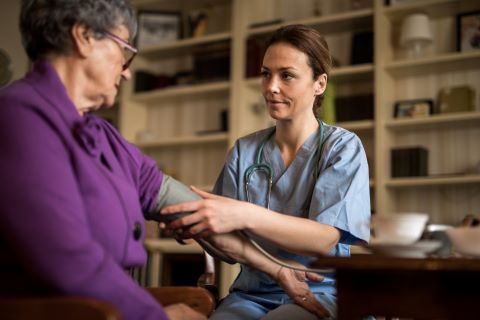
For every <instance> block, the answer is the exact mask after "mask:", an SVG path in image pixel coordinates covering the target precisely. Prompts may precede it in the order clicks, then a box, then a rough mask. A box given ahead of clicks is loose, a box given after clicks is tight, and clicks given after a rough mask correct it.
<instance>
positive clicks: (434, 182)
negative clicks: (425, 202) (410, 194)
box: [385, 174, 480, 188]
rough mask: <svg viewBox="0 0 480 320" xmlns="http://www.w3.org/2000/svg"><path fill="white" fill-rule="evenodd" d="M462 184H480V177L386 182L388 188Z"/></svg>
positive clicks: (444, 177)
mask: <svg viewBox="0 0 480 320" xmlns="http://www.w3.org/2000/svg"><path fill="white" fill-rule="evenodd" d="M461 184H480V175H478V174H468V175H467V174H466V175H445V176H430V177H409V178H392V179H390V180H388V181H387V182H386V184H385V185H386V186H387V187H392V188H393V187H427V186H444V185H461Z"/></svg>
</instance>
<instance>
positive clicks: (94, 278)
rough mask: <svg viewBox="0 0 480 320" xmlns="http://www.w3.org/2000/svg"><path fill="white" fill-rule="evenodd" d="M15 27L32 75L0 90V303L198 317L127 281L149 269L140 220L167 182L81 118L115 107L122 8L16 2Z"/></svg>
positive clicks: (103, 0)
mask: <svg viewBox="0 0 480 320" xmlns="http://www.w3.org/2000/svg"><path fill="white" fill-rule="evenodd" d="M20 28H21V33H22V37H23V45H24V47H25V49H26V52H27V54H28V56H29V58H30V59H31V60H32V62H33V67H32V70H31V72H29V73H28V74H27V75H26V76H25V77H24V78H23V79H21V80H19V81H17V82H15V83H13V84H12V85H10V86H8V87H6V88H4V89H2V90H1V91H0V150H1V157H0V176H1V177H2V183H1V186H0V193H1V194H2V201H1V202H0V252H1V259H0V260H1V261H2V262H1V272H0V283H1V286H0V295H4V296H5V295H16V296H22V295H32V294H35V295H39V294H50V293H52V294H64V295H76V296H87V297H93V298H97V299H102V300H105V301H108V302H111V303H112V304H114V305H115V306H116V307H117V308H118V309H120V310H121V312H122V314H123V316H124V318H125V319H167V317H168V318H170V319H180V318H182V319H200V318H203V316H201V315H199V314H197V313H196V312H195V311H193V310H192V309H190V308H188V307H186V306H185V305H173V306H168V307H165V308H163V307H162V306H161V305H160V304H158V303H157V302H156V301H155V300H154V299H153V298H152V297H151V296H150V295H149V293H148V292H146V291H145V290H144V289H142V288H141V287H139V286H138V285H137V284H136V283H135V282H134V281H133V280H132V279H131V278H130V277H129V276H128V274H127V273H126V272H125V269H126V268H129V267H134V266H139V265H142V264H143V263H144V262H145V260H146V253H145V250H144V248H143V239H144V235H145V232H144V225H143V221H144V217H145V215H147V216H149V215H148V213H151V212H154V211H155V210H156V209H155V208H158V206H159V205H160V203H161V201H159V200H161V199H163V198H165V193H166V192H167V191H165V190H164V185H165V181H166V180H168V178H167V177H166V176H164V175H163V174H162V172H160V171H159V170H158V169H157V167H156V165H155V163H154V161H152V160H151V159H149V158H147V157H145V156H144V155H142V154H141V153H140V152H139V150H137V149H136V148H135V147H134V146H132V145H131V144H129V143H128V142H126V141H125V140H124V139H123V138H122V137H121V136H120V134H119V133H118V132H117V130H115V128H113V127H112V126H111V125H109V124H108V123H107V122H106V121H104V120H102V119H99V118H97V117H95V116H94V115H92V114H91V113H90V112H91V111H94V110H97V109H99V108H102V107H112V105H113V104H114V101H115V96H116V95H117V93H118V90H119V87H120V84H121V82H122V80H128V79H130V77H131V73H130V70H129V65H130V63H131V62H132V59H133V57H134V56H135V53H136V52H137V50H136V49H135V48H134V47H133V46H132V45H131V44H129V42H128V41H129V39H130V38H131V37H132V36H133V34H134V32H135V28H136V22H135V17H134V14H133V12H132V9H131V8H130V7H129V5H128V2H127V1H126V0H82V1H74V0H25V1H22V8H21V17H20ZM157 211H158V210H157Z"/></svg>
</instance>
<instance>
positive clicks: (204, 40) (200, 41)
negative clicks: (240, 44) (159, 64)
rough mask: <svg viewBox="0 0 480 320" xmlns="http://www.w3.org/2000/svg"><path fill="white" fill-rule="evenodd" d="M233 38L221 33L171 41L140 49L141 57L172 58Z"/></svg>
mask: <svg viewBox="0 0 480 320" xmlns="http://www.w3.org/2000/svg"><path fill="white" fill-rule="evenodd" d="M231 37H232V33H231V32H220V33H215V34H209V35H205V36H203V37H198V38H187V39H181V40H177V41H170V42H167V43H162V44H158V45H153V46H148V47H145V48H140V49H139V55H140V56H142V57H145V58H147V59H153V58H155V59H158V58H159V57H171V56H177V55H182V54H186V53H191V51H192V48H194V47H196V46H200V45H206V44H209V43H213V42H218V41H227V40H230V39H231Z"/></svg>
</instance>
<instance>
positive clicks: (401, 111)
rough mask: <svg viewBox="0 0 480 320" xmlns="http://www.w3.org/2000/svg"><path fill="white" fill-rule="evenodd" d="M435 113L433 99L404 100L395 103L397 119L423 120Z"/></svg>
mask: <svg viewBox="0 0 480 320" xmlns="http://www.w3.org/2000/svg"><path fill="white" fill-rule="evenodd" d="M432 113H433V100H432V99H415V100H402V101H397V102H395V106H394V114H393V116H394V117H395V118H421V117H427V116H430V115H431V114H432Z"/></svg>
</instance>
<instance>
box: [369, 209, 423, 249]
mask: <svg viewBox="0 0 480 320" xmlns="http://www.w3.org/2000/svg"><path fill="white" fill-rule="evenodd" d="M427 221H428V214H426V213H412V212H403V213H395V214H383V215H382V214H380V215H375V216H373V217H372V223H371V228H372V229H373V233H374V237H372V239H371V243H372V244H391V245H411V244H413V243H415V242H416V241H418V240H419V239H420V237H421V236H422V233H423V231H424V229H425V226H426V224H427Z"/></svg>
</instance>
